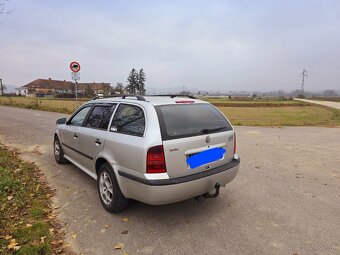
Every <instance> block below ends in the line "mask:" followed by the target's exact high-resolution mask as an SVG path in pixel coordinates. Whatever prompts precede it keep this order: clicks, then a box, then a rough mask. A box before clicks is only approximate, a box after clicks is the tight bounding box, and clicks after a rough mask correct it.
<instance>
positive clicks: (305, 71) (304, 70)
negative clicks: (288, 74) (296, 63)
mask: <svg viewBox="0 0 340 255" xmlns="http://www.w3.org/2000/svg"><path fill="white" fill-rule="evenodd" d="M301 75H302V81H301V95H303V96H304V95H305V77H308V75H307V70H306V69H303V71H302V73H301Z"/></svg>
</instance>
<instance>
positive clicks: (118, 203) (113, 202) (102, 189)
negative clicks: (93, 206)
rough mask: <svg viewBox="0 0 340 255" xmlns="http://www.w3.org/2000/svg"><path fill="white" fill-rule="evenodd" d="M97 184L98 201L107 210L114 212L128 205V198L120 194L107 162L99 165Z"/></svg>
mask: <svg viewBox="0 0 340 255" xmlns="http://www.w3.org/2000/svg"><path fill="white" fill-rule="evenodd" d="M97 184H98V192H99V198H100V201H101V202H102V204H103V206H104V208H105V209H106V210H107V211H109V212H112V213H115V212H118V211H121V210H123V209H125V208H126V207H127V206H128V203H129V199H127V198H125V197H124V195H123V194H122V192H121V190H120V188H119V185H118V182H117V179H116V177H115V174H114V172H113V170H112V168H111V166H110V164H109V163H105V164H102V165H101V166H100V168H99V171H98V179H97Z"/></svg>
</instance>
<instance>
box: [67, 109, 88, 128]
mask: <svg viewBox="0 0 340 255" xmlns="http://www.w3.org/2000/svg"><path fill="white" fill-rule="evenodd" d="M90 109H91V106H86V107H84V108H83V109H81V110H80V111H79V112H78V113H77V114H76V115H74V116H73V118H72V119H71V120H70V122H69V123H70V125H72V126H81V125H83V122H84V119H85V117H86V114H87V113H88V111H89V110H90Z"/></svg>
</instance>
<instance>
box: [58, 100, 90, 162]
mask: <svg viewBox="0 0 340 255" xmlns="http://www.w3.org/2000/svg"><path fill="white" fill-rule="evenodd" d="M90 109H91V105H86V106H84V107H82V108H80V109H79V110H78V111H77V112H76V113H75V114H74V115H73V116H72V117H71V118H70V119H69V120H68V121H67V123H66V125H65V127H64V128H63V129H61V130H60V132H59V134H60V137H59V138H60V140H61V144H62V147H63V150H64V153H65V155H66V156H68V157H70V158H71V159H72V160H74V161H76V162H78V161H79V159H80V158H79V143H78V139H79V128H80V127H81V126H82V125H83V123H84V121H85V120H86V118H87V115H88V113H89V111H90Z"/></svg>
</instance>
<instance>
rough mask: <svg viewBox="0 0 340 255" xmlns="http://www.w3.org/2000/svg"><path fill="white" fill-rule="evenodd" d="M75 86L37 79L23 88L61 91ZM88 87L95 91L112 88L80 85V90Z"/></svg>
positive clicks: (86, 84) (95, 84)
mask: <svg viewBox="0 0 340 255" xmlns="http://www.w3.org/2000/svg"><path fill="white" fill-rule="evenodd" d="M73 86H74V83H73V82H71V81H65V80H64V81H58V80H52V79H37V80H35V81H32V82H30V83H28V84H26V85H24V86H22V88H29V89H32V88H35V89H37V88H40V89H60V90H66V89H72V88H73ZM88 86H90V87H91V89H93V90H104V89H107V88H108V87H109V86H110V83H104V82H101V83H96V82H93V83H78V89H80V90H85V89H86V88H87V87H88Z"/></svg>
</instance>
